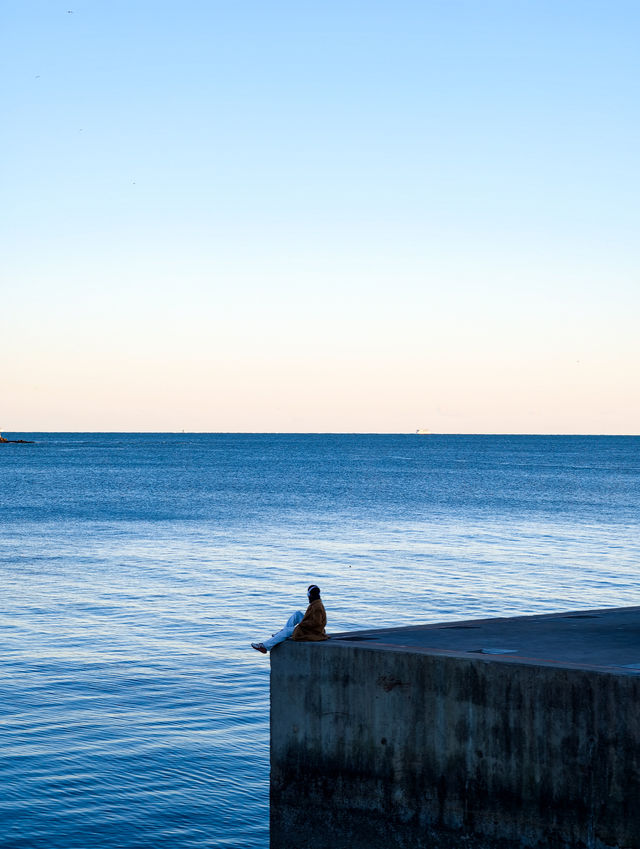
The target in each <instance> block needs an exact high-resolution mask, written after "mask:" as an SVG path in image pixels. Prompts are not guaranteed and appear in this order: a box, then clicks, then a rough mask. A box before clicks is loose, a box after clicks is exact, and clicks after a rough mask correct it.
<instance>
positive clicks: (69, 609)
mask: <svg viewBox="0 0 640 849" xmlns="http://www.w3.org/2000/svg"><path fill="white" fill-rule="evenodd" d="M25 438H34V439H36V442H37V444H36V445H34V446H4V447H3V449H2V455H1V456H0V474H1V475H2V478H1V480H2V486H1V487H0V507H1V508H2V509H1V512H0V515H1V516H2V523H1V525H0V571H1V574H2V586H3V613H2V615H1V617H0V641H1V644H0V648H1V663H0V692H1V698H0V780H1V782H2V790H3V792H2V794H0V817H1V818H2V823H3V828H2V832H1V833H0V847H11V849H13V847H16V849H17V847H25V849H27V847H43V849H45V847H46V849H76V847H77V849H90V848H91V847H94V846H96V847H97V846H100V847H114V849H115V847H123V849H134V847H135V848H136V849H147V847H149V849H151V847H154V849H157V847H172V849H173V847H178V846H179V847H185V849H189V848H190V847H205V846H206V847H234V849H266V847H267V846H268V769H269V765H268V704H269V693H268V668H269V662H268V659H267V658H265V657H263V656H262V655H259V654H257V653H256V652H253V651H252V650H251V649H250V648H249V647H248V644H249V642H250V641H251V640H253V639H256V638H262V637H264V636H266V635H268V634H270V633H271V632H272V631H273V630H275V628H276V627H277V626H279V625H280V624H281V622H282V621H283V620H284V619H285V618H286V616H288V614H289V612H290V611H291V610H292V609H296V608H299V607H300V606H304V603H305V595H304V593H305V589H306V586H307V585H308V584H309V583H310V582H311V581H312V580H313V581H314V582H315V581H317V582H318V583H319V584H320V586H321V587H322V590H323V598H324V600H325V605H326V607H327V611H328V616H329V623H328V630H329V631H331V630H333V631H342V630H348V629H351V628H360V627H370V626H371V625H372V624H376V625H381V626H383V625H403V624H415V623H416V622H418V621H435V620H445V619H457V618H469V617H475V616H477V617H483V616H491V615H505V614H512V613H529V612H541V611H553V610H560V609H569V608H575V609H577V608H583V609H584V608H588V607H605V606H617V605H623V604H638V603H640V579H639V578H638V569H637V564H638V561H639V559H640V558H639V554H640V552H639V550H638V543H637V536H638V535H637V505H638V496H639V495H640V460H639V452H638V447H639V444H638V443H639V441H638V440H634V439H632V438H544V437H537V438H536V437H530V438H529V437H514V438H507V437H437V436H434V437H428V438H424V437H422V438H418V439H416V438H415V437H411V436H409V437H393V436H386V437H380V436H378V437H375V436H373V437H366V436H361V437H354V436H351V437H336V436H334V437H331V436H327V437H295V436H282V437H275V436H270V437H269V436H266V437H260V436H254V437H247V436H177V435H176V436H166V435H159V436H158V435H157V436H154V435H145V436H127V437H123V436H118V435H96V434H73V435H69V434H49V435H34V436H33V437H28V436H27V437H25Z"/></svg>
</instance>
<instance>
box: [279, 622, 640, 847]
mask: <svg viewBox="0 0 640 849" xmlns="http://www.w3.org/2000/svg"><path fill="white" fill-rule="evenodd" d="M307 847H308V849H311V848H312V847H313V849H418V847H419V848H420V849H525V847H526V848H527V849H533V847H535V849H640V607H633V608H620V609H614V610H594V611H579V612H575V613H558V614H553V615H545V616H526V617H517V618H509V619H489V620H471V621H467V622H446V623H441V624H429V625H420V626H416V627H411V628H398V629H384V630H382V629H380V630H371V631H361V632H357V633H348V634H339V635H332V638H331V639H330V640H329V641H327V642H326V643H294V642H291V641H287V642H286V643H283V644H282V645H280V646H278V647H277V648H276V649H275V650H274V651H273V652H272V655H271V849H307Z"/></svg>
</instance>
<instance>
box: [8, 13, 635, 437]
mask: <svg viewBox="0 0 640 849" xmlns="http://www.w3.org/2000/svg"><path fill="white" fill-rule="evenodd" d="M268 5H269V10H268V13H267V10H266V9H265V8H263V7H262V6H261V5H260V4H257V3H256V4H253V3H249V6H248V7H246V6H244V5H243V10H242V12H241V11H240V10H239V9H235V8H234V7H233V6H228V5H227V4H224V5H222V4H217V3H212V4H207V3H200V2H192V3H190V4H189V14H185V15H181V16H180V17H179V18H176V16H175V13H174V11H172V7H171V6H170V4H164V3H159V4H146V3H141V4H134V6H133V8H130V7H127V29H126V32H125V31H123V29H122V27H121V25H120V23H119V19H120V14H121V13H120V12H118V8H119V7H118V6H117V4H116V6H114V7H113V8H112V7H110V6H107V5H105V4H95V5H94V4H86V5H82V4H81V5H80V6H78V8H77V9H76V10H75V11H74V14H73V15H67V14H64V13H63V14H62V15H60V14H59V10H56V9H53V8H52V7H51V6H50V5H47V4H40V3H31V2H28V3H26V4H24V6H23V5H22V4H17V5H16V7H15V8H14V9H12V11H11V16H12V18H11V20H10V21H9V22H8V31H9V32H10V39H9V40H10V45H9V47H8V48H7V50H6V51H5V52H6V56H5V61H6V62H7V63H8V65H9V68H10V71H11V78H12V80H13V82H14V86H13V89H12V90H11V92H10V95H9V102H8V107H7V109H6V110H5V112H7V113H8V115H9V121H8V126H10V127H11V128H12V132H11V137H10V139H9V141H8V143H6V142H5V150H4V151H3V160H4V167H5V171H6V177H5V178H4V180H3V182H4V184H5V193H6V194H7V196H8V197H9V199H10V202H9V203H5V204H4V208H3V210H2V211H1V212H0V216H2V219H3V220H2V225H3V226H2V231H3V233H4V236H3V240H4V241H5V244H4V246H3V254H4V256H5V262H4V265H5V272H4V279H3V283H2V313H1V315H0V357H1V362H2V364H3V374H2V403H1V405H0V429H4V430H6V431H8V432H33V431H46V430H56V431H65V430H70V431H83V430H93V431H165V430H167V431H175V430H182V429H184V430H186V431H205V432H217V431H232V432H236V431H237V432H247V431H248V432H277V431H294V432H327V431H332V432H411V431H414V430H415V429H416V428H427V429H429V430H431V431H433V432H439V433H476V432H477V433H637V432H638V428H639V426H638V422H640V393H639V392H638V391H637V385H638V366H639V363H640V341H639V340H640V334H639V333H638V331H637V324H638V317H639V315H640V286H639V285H638V267H639V265H638V260H639V253H638V247H637V245H638V240H637V233H638V232H639V231H640V220H639V217H640V213H639V211H638V205H637V197H638V194H639V193H640V191H639V190H640V186H639V185H638V183H639V181H640V177H639V176H638V169H637V167H636V166H637V163H636V156H637V141H638V135H639V129H640V128H639V125H638V118H637V112H636V110H634V109H630V107H629V104H630V103H632V102H634V98H635V96H636V93H637V92H636V87H637V83H638V80H639V76H640V69H639V62H640V60H639V59H638V53H637V49H636V48H637V38H638V35H640V27H639V26H638V24H639V23H640V11H639V10H638V7H637V6H636V5H634V4H629V3H614V4H606V5H605V4H598V3H595V4H589V5H588V6H587V7H585V6H584V5H583V4H580V3H577V2H575V3H573V2H570V3H568V4H563V5H562V7H561V8H559V7H558V6H557V4H554V3H551V2H548V3H547V2H542V3H539V4H516V5H515V6H514V4H511V3H507V2H497V1H496V2H491V3H487V4H485V3H478V4H474V3H462V4H440V3H437V4H436V3H429V2H427V3H417V2H407V3H400V5H399V6H397V7H396V6H395V5H394V6H393V7H391V6H388V7H387V6H386V4H359V3H356V4H346V5H344V4H337V3H329V4H328V5H323V6H322V7H318V8H315V9H307V8H300V7H298V6H297V5H294V4H289V3H276V4H275V5H272V4H268ZM36 11H37V14H35V12H36ZM212 33H218V37H217V38H214V39H212ZM221 34H222V35H224V37H222V35H221ZM479 35H480V36H481V37H479Z"/></svg>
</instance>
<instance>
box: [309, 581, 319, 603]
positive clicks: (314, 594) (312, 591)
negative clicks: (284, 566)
mask: <svg viewBox="0 0 640 849" xmlns="http://www.w3.org/2000/svg"><path fill="white" fill-rule="evenodd" d="M307 595H308V596H309V601H315V600H316V599H317V598H320V587H317V586H316V585H315V584H311V585H310V586H309V587H308V588H307Z"/></svg>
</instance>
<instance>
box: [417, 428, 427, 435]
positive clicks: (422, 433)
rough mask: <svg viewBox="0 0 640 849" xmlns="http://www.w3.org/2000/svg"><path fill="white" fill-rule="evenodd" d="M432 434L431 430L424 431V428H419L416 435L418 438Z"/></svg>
mask: <svg viewBox="0 0 640 849" xmlns="http://www.w3.org/2000/svg"><path fill="white" fill-rule="evenodd" d="M430 433H431V431H430V430H424V429H423V428H421V427H419V428H418V430H417V431H416V434H417V435H418V436H428V435H429V434H430Z"/></svg>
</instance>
